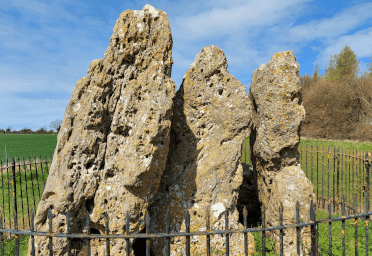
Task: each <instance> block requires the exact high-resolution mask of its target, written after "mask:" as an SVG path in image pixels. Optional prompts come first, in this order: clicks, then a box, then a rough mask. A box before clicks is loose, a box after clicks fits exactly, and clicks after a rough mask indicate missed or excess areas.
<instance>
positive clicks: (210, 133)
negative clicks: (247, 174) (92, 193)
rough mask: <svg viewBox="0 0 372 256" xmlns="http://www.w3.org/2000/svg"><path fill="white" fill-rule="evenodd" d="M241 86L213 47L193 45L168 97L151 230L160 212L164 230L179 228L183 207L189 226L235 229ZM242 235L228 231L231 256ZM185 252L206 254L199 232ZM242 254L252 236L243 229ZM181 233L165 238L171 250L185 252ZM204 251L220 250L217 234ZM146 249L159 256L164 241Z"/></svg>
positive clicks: (242, 132) (246, 123)
mask: <svg viewBox="0 0 372 256" xmlns="http://www.w3.org/2000/svg"><path fill="white" fill-rule="evenodd" d="M250 112H251V110H250V109H249V101H248V95H247V93H246V87H245V86H244V85H242V84H241V83H240V82H239V81H238V80H237V79H236V78H235V77H234V76H232V75H231V74H229V72H228V71H227V60H226V57H225V54H224V53H223V51H222V50H221V49H219V48H218V47H216V46H214V45H210V46H208V47H205V48H203V49H202V50H201V52H200V53H199V54H198V55H197V56H196V58H195V60H194V62H193V63H192V64H191V66H190V68H189V70H188V71H187V72H186V74H185V76H184V77H183V82H182V84H181V86H180V88H179V90H178V91H177V93H176V97H175V98H174V109H173V117H172V125H171V138H170V144H169V147H170V148H169V154H168V161H167V165H166V169H165V171H164V174H163V177H162V179H161V182H160V186H159V190H158V193H157V195H156V197H155V199H154V201H153V203H152V205H151V206H150V209H149V213H150V217H151V224H152V226H151V232H157V233H158V232H160V233H163V232H165V231H166V229H165V219H166V214H167V211H170V213H171V225H170V231H171V232H184V231H186V229H185V214H186V212H187V211H188V212H189V213H190V217H191V218H190V219H191V221H190V232H193V231H203V230H206V222H207V216H208V215H209V225H210V228H211V229H212V230H216V229H219V230H223V229H225V217H224V216H225V215H224V214H225V212H228V220H229V228H230V229H243V226H242V225H241V224H240V223H239V213H238V211H237V199H238V191H239V187H240V185H241V184H242V181H243V168H242V165H241V164H240V161H241V145H242V142H243V140H244V138H246V137H247V136H248V135H249V127H250V123H251V121H250V120H251V118H250V114H251V113H250ZM243 239H244V237H243V235H242V234H233V235H231V236H230V253H231V255H243V254H244V240H243ZM190 241H191V254H192V255H194V254H198V255H206V252H207V249H206V236H205V235H204V236H194V237H191V238H190ZM248 241H249V253H252V252H254V248H255V247H254V238H253V236H252V235H251V234H249V235H248ZM185 242H186V239H185V237H176V238H172V239H171V255H174V256H175V255H181V253H183V255H185ZM210 245H211V252H215V251H216V250H219V251H223V250H225V237H224V236H223V237H222V236H220V235H214V236H211V237H210ZM151 246H152V252H153V254H154V255H165V246H166V244H165V239H154V240H152V245H151Z"/></svg>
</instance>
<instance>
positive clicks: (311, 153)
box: [310, 145, 314, 183]
mask: <svg viewBox="0 0 372 256" xmlns="http://www.w3.org/2000/svg"><path fill="white" fill-rule="evenodd" d="M310 159H311V160H310V161H311V164H310V170H311V182H312V183H314V179H313V145H311V151H310Z"/></svg>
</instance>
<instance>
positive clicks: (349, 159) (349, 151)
mask: <svg viewBox="0 0 372 256" xmlns="http://www.w3.org/2000/svg"><path fill="white" fill-rule="evenodd" d="M348 158H349V196H348V201H349V204H348V205H349V212H348V213H349V215H350V208H351V207H352V206H351V204H350V201H351V199H350V183H351V180H350V178H351V177H350V149H349V154H348Z"/></svg>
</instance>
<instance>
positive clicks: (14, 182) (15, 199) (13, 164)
mask: <svg viewBox="0 0 372 256" xmlns="http://www.w3.org/2000/svg"><path fill="white" fill-rule="evenodd" d="M12 187H13V210H14V211H13V214H14V212H15V215H14V216H15V218H16V216H17V213H18V211H17V184H16V181H15V161H14V157H13V158H12ZM9 217H10V215H9ZM16 225H17V224H16V223H15V222H14V228H18V227H16ZM17 226H18V225H17ZM15 237H16V239H17V235H15ZM18 242H19V240H18Z"/></svg>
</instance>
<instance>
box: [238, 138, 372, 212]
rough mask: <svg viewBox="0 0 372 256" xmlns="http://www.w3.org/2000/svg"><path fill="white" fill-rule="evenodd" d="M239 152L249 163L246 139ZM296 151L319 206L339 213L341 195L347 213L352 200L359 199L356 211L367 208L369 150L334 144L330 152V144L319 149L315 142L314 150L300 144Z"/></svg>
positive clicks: (350, 210)
mask: <svg viewBox="0 0 372 256" xmlns="http://www.w3.org/2000/svg"><path fill="white" fill-rule="evenodd" d="M242 152H243V154H242V162H244V163H247V164H250V165H252V162H251V159H250V147H249V142H248V140H245V141H244V143H243V145H242ZM299 154H300V155H299V157H298V161H299V163H300V164H301V167H302V170H304V172H305V174H306V176H307V178H308V179H309V180H310V181H311V182H312V184H313V185H314V192H315V194H316V202H315V204H316V206H317V207H318V208H321V209H324V210H327V209H328V204H331V205H332V207H333V211H334V212H339V213H341V198H342V197H345V199H346V209H347V212H348V214H350V213H352V212H353V211H354V207H355V202H358V209H356V212H358V213H361V212H365V211H366V210H367V211H369V209H366V206H367V204H366V203H365V202H366V200H365V198H366V192H369V195H370V184H371V177H370V173H369V171H370V163H369V154H368V152H358V150H350V149H343V148H341V149H340V148H336V147H333V149H331V151H330V148H329V146H328V149H326V150H325V149H324V146H323V147H322V149H321V150H320V149H319V146H318V145H316V150H314V146H313V145H311V149H310V148H308V146H307V145H306V147H303V146H302V144H301V145H300V147H299ZM370 155H372V154H370ZM368 201H369V202H370V198H368Z"/></svg>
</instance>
